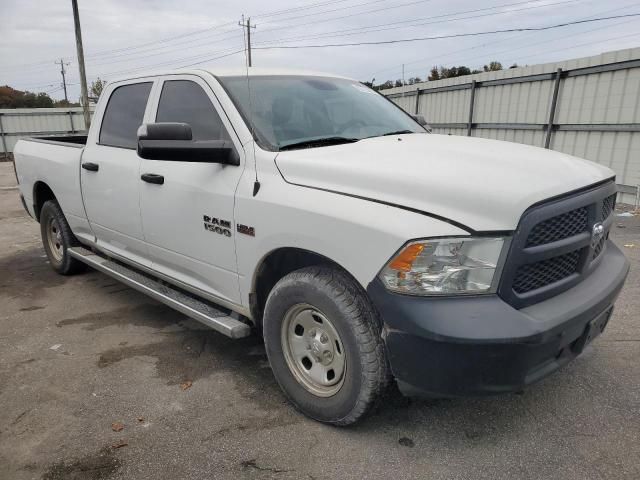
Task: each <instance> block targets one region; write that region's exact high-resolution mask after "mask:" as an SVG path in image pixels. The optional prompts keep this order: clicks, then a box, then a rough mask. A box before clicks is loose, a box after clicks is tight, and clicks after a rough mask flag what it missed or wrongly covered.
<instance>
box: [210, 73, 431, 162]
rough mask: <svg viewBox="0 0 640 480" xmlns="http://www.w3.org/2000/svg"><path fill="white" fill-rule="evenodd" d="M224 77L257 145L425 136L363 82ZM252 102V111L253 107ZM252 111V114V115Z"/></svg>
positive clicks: (269, 146)
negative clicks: (412, 134) (392, 135)
mask: <svg viewBox="0 0 640 480" xmlns="http://www.w3.org/2000/svg"><path fill="white" fill-rule="evenodd" d="M249 78H250V82H251V85H250V86H251V102H249V94H248V89H247V77H245V76H239V77H220V78H219V80H220V82H221V83H222V85H223V86H224V88H225V89H226V90H227V92H228V93H229V95H230V96H231V99H232V100H233V102H234V104H235V105H236V107H237V108H238V109H239V110H240V113H241V114H242V116H243V118H244V120H245V121H246V122H247V124H249V125H252V126H253V130H254V132H255V135H256V137H257V138H256V139H257V141H258V143H259V144H260V145H261V146H262V147H263V148H266V149H268V150H273V151H277V150H281V149H285V148H292V147H294V148H295V147H298V148H311V147H316V146H322V145H336V144H338V143H340V142H341V141H344V143H347V142H354V141H357V140H361V139H363V138H368V137H377V136H381V135H388V134H392V133H394V134H395V133H426V131H425V130H424V129H423V128H422V127H421V126H420V125H419V124H418V123H416V122H415V121H414V120H413V119H412V118H411V117H410V116H409V115H407V114H406V113H405V112H404V111H403V110H401V109H400V108H398V107H397V106H395V105H394V104H393V103H391V102H390V101H388V100H387V99H386V98H384V97H383V96H382V95H379V94H378V93H376V92H374V91H373V90H371V89H370V88H368V87H366V86H364V85H362V84H361V83H358V82H354V81H352V80H344V79H340V78H331V77H312V76H308V77H307V76H282V75H278V76H275V75H269V76H251V77H249ZM249 103H251V108H249ZM250 110H251V111H250Z"/></svg>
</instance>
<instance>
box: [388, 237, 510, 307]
mask: <svg viewBox="0 0 640 480" xmlns="http://www.w3.org/2000/svg"><path fill="white" fill-rule="evenodd" d="M504 243H505V239H504V238H502V237H500V238H483V237H476V238H473V237H462V238H434V239H431V240H418V241H415V242H411V243H409V244H407V245H406V246H405V247H404V248H402V250H400V252H399V253H398V254H397V255H396V256H395V257H393V258H392V259H391V260H390V261H389V263H388V264H387V265H386V266H385V267H384V268H383V269H382V271H381V272H380V279H381V280H382V282H383V283H384V285H385V286H386V287H387V289H389V290H392V291H394V292H399V293H408V294H412V295H450V294H456V293H489V292H495V282H494V278H495V279H496V280H497V279H498V274H496V271H497V270H498V265H499V260H500V253H501V252H502V248H503V246H504Z"/></svg>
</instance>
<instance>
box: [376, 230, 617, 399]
mask: <svg viewBox="0 0 640 480" xmlns="http://www.w3.org/2000/svg"><path fill="white" fill-rule="evenodd" d="M602 255H603V257H604V258H602V261H601V262H600V264H599V265H598V267H597V269H596V270H595V271H593V273H592V274H591V275H589V277H587V278H586V279H585V280H584V281H583V282H581V283H580V284H578V285H577V286H575V287H573V288H572V289H570V290H567V291H566V292H564V293H561V294H559V295H557V296H556V297H553V298H551V299H548V300H546V301H543V302H540V303H537V304H535V305H531V306H529V307H526V308H523V309H521V310H516V309H515V308H513V307H511V306H510V305H508V304H507V303H506V302H504V301H503V300H502V299H501V298H500V297H498V296H497V295H479V296H466V297H417V296H408V295H399V294H394V293H390V292H388V291H387V290H386V289H385V288H384V286H383V285H382V283H381V282H380V280H378V279H376V280H374V281H373V282H372V283H371V284H370V285H369V287H368V289H367V291H368V293H369V295H370V297H371V299H372V301H373V302H374V304H375V305H376V307H377V308H378V310H379V312H380V313H381V315H382V318H383V320H384V324H385V331H384V338H385V343H386V347H387V352H388V356H389V361H390V364H391V369H392V372H393V374H394V376H395V378H396V380H397V382H398V386H399V387H400V390H401V391H402V393H404V394H405V395H409V396H413V395H421V396H425V395H426V396H438V397H457V396H469V395H487V394H494V393H500V392H511V391H518V390H521V389H522V388H523V387H525V386H526V385H529V384H531V383H533V382H535V381H537V380H539V379H541V378H543V377H544V376H546V375H548V374H549V373H551V372H553V371H554V370H556V369H558V368H559V367H560V366H562V365H564V364H565V363H567V362H569V361H570V360H571V359H573V358H575V357H576V356H577V355H579V354H580V353H581V351H582V348H584V346H585V344H586V343H588V342H589V341H590V340H591V339H592V338H593V337H595V336H596V335H597V334H598V333H599V332H600V331H601V330H602V329H604V326H605V325H606V323H607V321H608V319H609V316H610V315H611V311H612V309H613V302H614V301H615V299H616V297H617V296H618V294H619V293H620V290H621V289H622V285H623V284H624V281H625V278H626V276H627V273H628V271H629V263H628V261H627V260H626V258H625V257H624V255H623V254H622V252H621V251H620V250H619V249H618V248H617V247H616V246H615V245H614V244H613V243H612V242H608V246H607V248H606V250H605V252H604V253H602Z"/></svg>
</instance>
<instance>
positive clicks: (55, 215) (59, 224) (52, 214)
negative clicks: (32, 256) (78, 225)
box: [40, 200, 85, 275]
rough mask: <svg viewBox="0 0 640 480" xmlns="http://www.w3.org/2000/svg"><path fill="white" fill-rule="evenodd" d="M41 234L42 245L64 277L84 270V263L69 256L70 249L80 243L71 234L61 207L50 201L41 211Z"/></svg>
mask: <svg viewBox="0 0 640 480" xmlns="http://www.w3.org/2000/svg"><path fill="white" fill-rule="evenodd" d="M40 234H41V235H42V244H43V246H44V250H45V252H46V254H47V257H48V258H49V263H51V266H52V267H53V269H54V270H55V271H56V272H58V273H60V274H62V275H71V274H73V273H76V272H79V271H82V270H84V268H85V265H84V263H82V262H80V261H79V260H76V259H75V258H73V257H71V255H69V251H68V250H69V248H71V247H75V246H79V245H80V243H79V242H78V240H77V239H76V237H75V236H74V235H73V233H72V232H71V228H70V227H69V224H68V223H67V219H66V218H65V217H64V214H63V213H62V209H61V208H60V205H58V203H57V202H56V201H54V200H48V201H47V202H45V204H44V205H43V206H42V209H41V210H40Z"/></svg>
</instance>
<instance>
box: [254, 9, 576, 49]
mask: <svg viewBox="0 0 640 480" xmlns="http://www.w3.org/2000/svg"><path fill="white" fill-rule="evenodd" d="M540 1H543V0H534V1H533V2H532V1H531V0H526V1H521V2H515V3H507V4H502V5H495V6H493V7H486V8H479V9H473V10H465V11H459V12H455V13H447V14H443V15H436V16H433V17H422V18H417V19H411V20H400V21H397V22H392V23H383V24H378V25H370V26H368V27H359V28H350V29H345V30H336V31H333V32H326V33H322V34H316V35H303V36H298V37H285V38H280V39H277V40H268V41H265V42H259V43H258V44H259V45H268V44H270V43H276V42H280V41H291V40H308V39H315V38H335V37H345V36H351V35H362V34H365V33H375V32H381V31H386V30H396V29H398V28H413V27H419V26H424V25H433V24H440V23H449V22H457V21H459V20H470V19H475V18H481V17H486V16H495V15H505V14H508V13H513V12H520V11H523V10H532V9H537V8H545V7H550V6H556V5H564V4H567V3H575V2H580V1H583V0H563V1H560V2H554V3H545V4H542V5H532V6H529V7H523V8H515V9H512V10H505V11H503V12H492V13H484V14H480V15H471V16H466V17H459V18H450V19H446V20H438V21H432V22H423V23H413V22H419V21H421V20H433V19H438V18H445V17H451V16H454V15H463V14H467V13H476V12H486V11H488V10H495V9H497V8H503V7H510V6H517V5H523V4H530V3H537V2H540ZM405 23H412V24H411V25H398V24H405ZM391 25H394V26H392V27H390V28H376V27H388V26H391ZM355 30H360V31H355ZM342 32H351V33H342ZM333 34H337V35H333Z"/></svg>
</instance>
